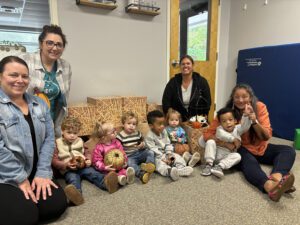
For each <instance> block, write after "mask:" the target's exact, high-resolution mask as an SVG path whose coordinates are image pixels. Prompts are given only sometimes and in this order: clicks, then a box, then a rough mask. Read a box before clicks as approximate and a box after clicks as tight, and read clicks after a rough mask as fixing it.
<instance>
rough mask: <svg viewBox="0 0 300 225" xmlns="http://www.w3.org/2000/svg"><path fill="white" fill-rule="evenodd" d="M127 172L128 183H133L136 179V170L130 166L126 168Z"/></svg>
mask: <svg viewBox="0 0 300 225" xmlns="http://www.w3.org/2000/svg"><path fill="white" fill-rule="evenodd" d="M126 174H127V178H126V179H127V183H128V184H133V183H134V180H135V171H134V169H133V168H132V167H128V168H127V170H126Z"/></svg>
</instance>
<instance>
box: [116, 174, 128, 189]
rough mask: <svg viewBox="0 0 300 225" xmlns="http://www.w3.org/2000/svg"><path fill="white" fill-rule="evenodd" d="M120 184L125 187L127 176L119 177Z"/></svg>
mask: <svg viewBox="0 0 300 225" xmlns="http://www.w3.org/2000/svg"><path fill="white" fill-rule="evenodd" d="M118 182H119V184H120V185H122V186H124V185H125V184H126V183H127V180H126V176H124V175H119V176H118Z"/></svg>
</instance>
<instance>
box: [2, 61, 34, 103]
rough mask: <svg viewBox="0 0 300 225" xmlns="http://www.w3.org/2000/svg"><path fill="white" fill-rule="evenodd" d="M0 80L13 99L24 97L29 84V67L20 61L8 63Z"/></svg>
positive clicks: (4, 89)
mask: <svg viewBox="0 0 300 225" xmlns="http://www.w3.org/2000/svg"><path fill="white" fill-rule="evenodd" d="M0 82H1V88H2V90H3V91H4V92H5V93H6V94H7V95H8V96H9V97H10V98H11V99H12V100H14V99H18V98H23V94H24V93H25V91H26V89H27V87H28V84H29V75H28V69H27V68H26V66H25V65H23V64H20V63H18V62H10V63H7V64H6V65H5V66H4V70H3V73H2V74H1V75H0Z"/></svg>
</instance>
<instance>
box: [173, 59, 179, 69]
mask: <svg viewBox="0 0 300 225" xmlns="http://www.w3.org/2000/svg"><path fill="white" fill-rule="evenodd" d="M171 64H172V66H173V67H176V66H177V65H179V60H176V59H173V60H172V62H171Z"/></svg>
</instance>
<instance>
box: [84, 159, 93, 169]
mask: <svg viewBox="0 0 300 225" xmlns="http://www.w3.org/2000/svg"><path fill="white" fill-rule="evenodd" d="M91 165H92V162H91V160H89V159H86V160H85V166H86V167H90V166H91Z"/></svg>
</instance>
